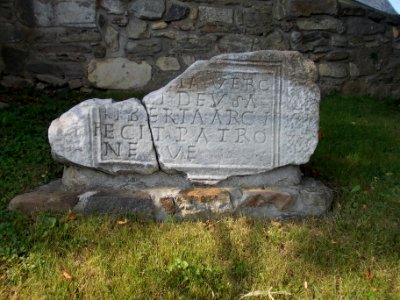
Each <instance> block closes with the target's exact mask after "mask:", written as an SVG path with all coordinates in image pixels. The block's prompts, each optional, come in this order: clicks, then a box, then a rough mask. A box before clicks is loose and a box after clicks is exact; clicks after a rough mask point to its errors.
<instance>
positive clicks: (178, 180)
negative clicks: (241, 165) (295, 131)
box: [62, 166, 301, 191]
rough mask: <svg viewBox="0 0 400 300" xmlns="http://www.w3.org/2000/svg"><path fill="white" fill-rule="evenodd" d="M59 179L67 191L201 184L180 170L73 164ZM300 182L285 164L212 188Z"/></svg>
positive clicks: (297, 173)
mask: <svg viewBox="0 0 400 300" xmlns="http://www.w3.org/2000/svg"><path fill="white" fill-rule="evenodd" d="M62 181H63V184H64V186H65V187H66V188H67V189H69V190H71V191H80V190H91V189H101V188H111V189H116V190H120V189H121V190H131V191H132V190H133V191H137V190H142V189H144V188H159V187H162V188H165V187H168V188H174V187H176V188H180V189H188V188H193V187H198V186H201V184H196V183H193V182H191V181H189V180H188V178H187V177H186V176H185V175H184V174H183V173H174V174H167V173H164V172H161V171H159V172H155V173H153V174H149V175H143V174H126V175H111V174H107V173H104V172H101V171H97V170H94V169H90V168H82V167H77V166H68V167H65V169H64V174H63V178H62ZM300 181H301V172H300V168H299V167H298V166H286V167H282V168H278V169H275V170H272V171H269V172H263V173H259V174H255V175H246V176H232V177H229V178H227V179H225V180H222V181H220V182H219V183H218V184H216V185H214V186H213V187H240V188H245V187H249V188H250V187H252V188H264V187H267V186H272V185H278V186H286V185H297V184H299V183H300Z"/></svg>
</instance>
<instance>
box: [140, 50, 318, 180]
mask: <svg viewBox="0 0 400 300" xmlns="http://www.w3.org/2000/svg"><path fill="white" fill-rule="evenodd" d="M316 79H317V72H316V68H315V65H314V63H313V62H312V61H310V60H307V59H305V58H304V57H303V56H302V55H301V54H300V53H298V52H281V51H258V52H250V53H239V54H223V55H219V56H216V57H214V58H212V59H211V60H209V61H198V62H196V63H194V64H193V65H192V66H191V67H189V69H187V70H186V71H185V72H184V73H183V74H182V75H181V76H179V77H178V78H176V79H174V80H172V81H171V82H170V83H168V84H167V85H166V86H165V87H163V88H161V89H159V90H157V91H155V92H153V93H151V94H149V95H147V96H146V97H145V98H144V99H143V102H144V104H145V106H146V109H147V113H148V116H149V123H150V128H151V131H152V136H153V139H154V143H155V147H156V151H157V153H158V159H159V163H160V167H161V168H162V169H163V170H165V171H175V170H177V171H183V172H185V173H186V174H187V175H188V177H189V179H190V180H192V181H200V182H205V183H210V182H215V181H219V180H222V179H225V178H227V177H229V176H234V175H248V174H255V173H260V172H264V171H268V170H272V169H274V168H278V167H281V166H285V165H290V164H294V165H299V164H303V163H306V162H308V160H309V158H310V156H311V155H312V153H313V152H314V150H315V148H316V146H317V142H318V138H317V135H318V134H317V133H318V125H319V101H320V91H319V88H318V87H317V85H316V84H315V81H316Z"/></svg>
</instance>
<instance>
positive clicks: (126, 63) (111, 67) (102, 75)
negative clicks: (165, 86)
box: [88, 58, 152, 90]
mask: <svg viewBox="0 0 400 300" xmlns="http://www.w3.org/2000/svg"><path fill="white" fill-rule="evenodd" d="M151 70H152V68H151V66H150V65H149V64H148V63H147V62H145V61H142V62H141V63H136V62H133V61H130V60H128V59H126V58H108V59H93V60H92V61H90V63H89V66H88V80H89V81H90V82H91V83H92V84H93V85H94V86H96V87H99V88H105V89H114V90H118V89H135V88H136V89H140V88H143V87H144V86H146V84H148V83H149V81H150V80H151Z"/></svg>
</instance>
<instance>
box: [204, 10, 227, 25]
mask: <svg viewBox="0 0 400 300" xmlns="http://www.w3.org/2000/svg"><path fill="white" fill-rule="evenodd" d="M199 23H200V25H206V24H213V23H226V24H232V23H233V9H232V8H220V7H211V6H200V7H199Z"/></svg>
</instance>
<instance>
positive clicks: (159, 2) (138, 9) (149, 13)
mask: <svg viewBox="0 0 400 300" xmlns="http://www.w3.org/2000/svg"><path fill="white" fill-rule="evenodd" d="M130 9H131V10H132V11H133V13H134V14H135V16H137V17H138V18H141V19H148V20H157V19H161V17H162V16H163V14H164V11H165V0H152V1H148V0H136V1H134V2H133V3H132V4H131V6H130Z"/></svg>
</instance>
